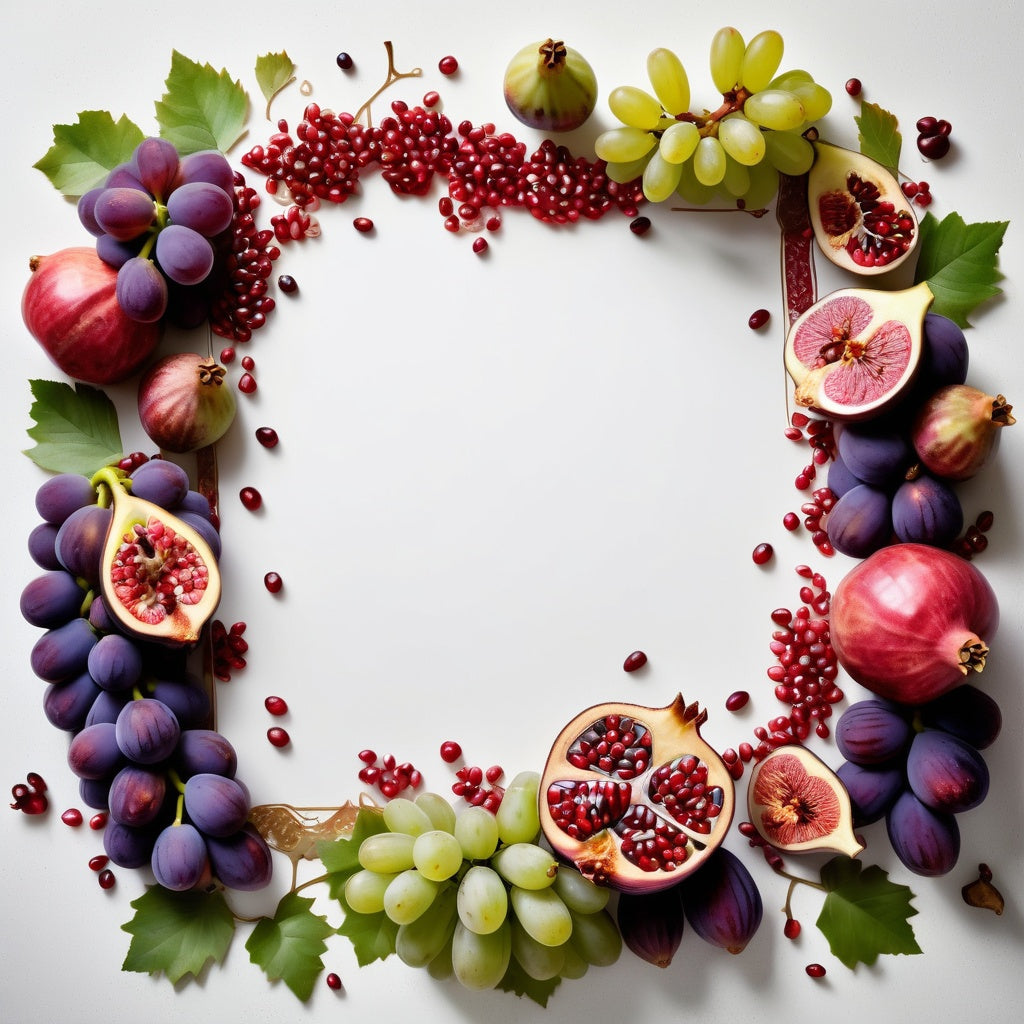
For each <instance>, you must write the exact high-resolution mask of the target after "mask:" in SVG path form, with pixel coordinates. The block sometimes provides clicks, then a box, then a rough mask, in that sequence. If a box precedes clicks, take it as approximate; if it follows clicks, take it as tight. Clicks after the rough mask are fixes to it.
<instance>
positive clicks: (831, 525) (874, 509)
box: [825, 484, 892, 558]
mask: <svg viewBox="0 0 1024 1024" xmlns="http://www.w3.org/2000/svg"><path fill="white" fill-rule="evenodd" d="M891 510H892V501H891V499H890V497H889V495H888V494H887V493H886V492H885V491H882V490H880V489H879V488H877V487H873V486H871V485H870V484H857V485H856V486H855V487H851V488H850V489H849V490H848V491H846V493H845V494H843V496H842V497H841V498H840V499H839V500H838V501H837V502H836V503H835V505H834V506H833V507H832V510H831V511H830V512H829V514H828V519H827V520H826V522H825V529H826V532H827V533H828V539H829V540H830V541H831V542H832V546H833V547H834V548H835V549H836V551H838V552H840V553H841V554H844V555H849V556H850V557H851V558H867V556H868V555H870V554H873V553H874V552H875V551H877V550H878V549H879V548H881V547H885V545H886V544H888V543H889V541H890V540H891V539H892V512H891Z"/></svg>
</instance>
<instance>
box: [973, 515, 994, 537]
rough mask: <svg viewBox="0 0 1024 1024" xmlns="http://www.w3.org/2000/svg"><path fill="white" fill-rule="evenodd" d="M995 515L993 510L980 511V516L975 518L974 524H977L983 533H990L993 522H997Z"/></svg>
mask: <svg viewBox="0 0 1024 1024" xmlns="http://www.w3.org/2000/svg"><path fill="white" fill-rule="evenodd" d="M995 518H996V517H995V515H994V514H993V513H992V512H988V511H985V512H979V513H978V518H977V519H975V520H974V525H975V526H977V528H978V529H979V530H981V532H982V533H988V531H989V530H991V529H992V524H993V523H994V522H995Z"/></svg>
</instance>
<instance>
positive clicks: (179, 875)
mask: <svg viewBox="0 0 1024 1024" xmlns="http://www.w3.org/2000/svg"><path fill="white" fill-rule="evenodd" d="M150 866H151V867H152V868H153V874H154V876H155V877H156V880H157V881H158V882H159V883H160V884H161V885H162V886H163V887H164V888H165V889H171V890H173V891H174V892H184V891H185V890H186V889H192V888H194V887H195V886H196V885H197V884H198V883H199V882H200V881H202V879H203V877H204V876H205V875H206V872H207V869H208V867H209V857H208V855H207V852H206V842H205V841H204V839H203V837H202V835H201V834H200V833H199V830H198V829H196V828H195V826H193V825H190V824H188V822H183V823H181V824H179V825H168V826H167V827H166V828H165V829H164V830H163V831H162V832H161V833H160V835H158V836H157V838H156V842H155V843H154V844H153V854H152V857H151V859H150Z"/></svg>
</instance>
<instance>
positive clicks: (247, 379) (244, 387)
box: [238, 373, 256, 395]
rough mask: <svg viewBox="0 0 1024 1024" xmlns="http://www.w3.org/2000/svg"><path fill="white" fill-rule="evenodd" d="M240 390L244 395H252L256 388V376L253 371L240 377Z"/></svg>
mask: <svg viewBox="0 0 1024 1024" xmlns="http://www.w3.org/2000/svg"><path fill="white" fill-rule="evenodd" d="M238 390H239V391H241V392H242V394H243V395H251V394H253V392H255V390H256V378H255V377H254V376H253V375H252V374H251V373H243V374H242V376H241V377H239V378H238Z"/></svg>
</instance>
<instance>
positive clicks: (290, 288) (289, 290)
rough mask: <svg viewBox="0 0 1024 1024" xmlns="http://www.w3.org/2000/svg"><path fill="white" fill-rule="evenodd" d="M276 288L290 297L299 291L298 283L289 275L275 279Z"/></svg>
mask: <svg viewBox="0 0 1024 1024" xmlns="http://www.w3.org/2000/svg"><path fill="white" fill-rule="evenodd" d="M277 287H278V288H280V289H281V291H283V292H284V293H285V295H292V294H293V293H295V292H297V291H298V290H299V283H298V281H296V280H295V278H294V277H292V275H291V274H282V275H281V276H280V277H279V278H278V279H277Z"/></svg>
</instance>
